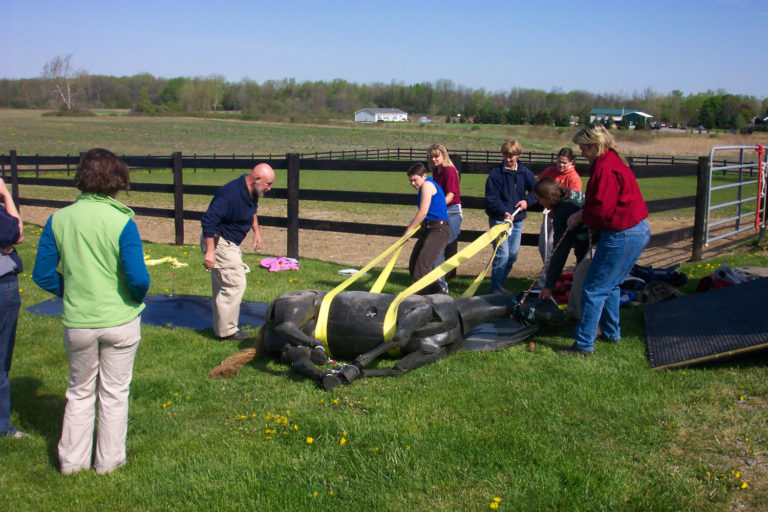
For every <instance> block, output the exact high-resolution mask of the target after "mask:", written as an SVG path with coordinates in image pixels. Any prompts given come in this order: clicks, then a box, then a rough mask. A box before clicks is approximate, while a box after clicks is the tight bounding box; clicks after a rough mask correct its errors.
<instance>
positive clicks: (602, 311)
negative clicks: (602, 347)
mask: <svg viewBox="0 0 768 512" xmlns="http://www.w3.org/2000/svg"><path fill="white" fill-rule="evenodd" d="M650 237H651V230H650V228H649V227H648V221H646V220H642V221H640V222H639V223H638V224H637V225H636V226H634V227H631V228H628V229H625V230H623V231H612V230H606V231H601V232H600V242H598V244H597V247H596V248H595V255H594V257H593V258H592V265H591V266H590V267H589V270H588V271H587V275H586V277H585V278H584V288H583V289H582V292H581V316H580V317H579V323H578V324H577V325H576V330H575V332H574V335H573V337H574V343H573V347H574V348H576V349H578V350H584V351H587V352H592V351H593V350H594V349H595V335H596V333H597V327H598V325H599V326H600V328H601V329H602V330H603V336H605V338H607V339H609V340H618V339H620V338H621V330H620V329H619V295H620V291H619V285H620V284H621V283H622V282H623V281H624V279H625V278H626V277H627V275H629V271H630V270H632V266H633V265H634V264H635V262H637V259H638V258H639V257H640V254H641V253H642V252H643V249H645V246H646V245H647V244H648V240H649V239H650Z"/></svg>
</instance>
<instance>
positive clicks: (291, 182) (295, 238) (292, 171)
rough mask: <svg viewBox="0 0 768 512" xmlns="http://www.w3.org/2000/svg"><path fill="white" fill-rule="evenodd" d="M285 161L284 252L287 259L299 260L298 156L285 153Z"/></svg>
mask: <svg viewBox="0 0 768 512" xmlns="http://www.w3.org/2000/svg"><path fill="white" fill-rule="evenodd" d="M285 159H286V160H287V161H288V176H287V178H288V190H287V204H286V220H287V221H288V225H287V233H286V235H287V241H286V249H285V250H286V253H287V254H288V257H289V258H295V259H299V174H300V173H299V154H298V153H287V154H286V155H285Z"/></svg>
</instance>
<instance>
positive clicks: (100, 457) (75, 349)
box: [59, 316, 141, 474]
mask: <svg viewBox="0 0 768 512" xmlns="http://www.w3.org/2000/svg"><path fill="white" fill-rule="evenodd" d="M140 324H141V316H137V317H136V318H134V319H133V320H131V321H130V322H128V323H126V324H123V325H118V326H115V327H104V328H95V329H73V328H68V327H65V328H64V348H65V349H66V352H67V359H68V360H69V389H67V406H66V408H65V409H64V424H63V426H62V429H61V440H60V441H59V462H60V463H61V472H62V473H65V474H67V473H74V472H76V471H80V470H83V469H88V468H90V467H91V450H92V447H93V422H94V416H95V411H96V399H97V397H98V410H99V427H98V431H97V433H96V458H95V460H94V467H95V468H96V472H97V473H107V472H109V471H112V470H113V469H116V468H118V467H120V466H122V465H123V464H125V461H126V457H125V437H126V433H127V431H128V388H129V386H130V384H131V377H132V375H133V359H134V356H135V355H136V349H137V348H138V346H139V340H140V339H141V325H140Z"/></svg>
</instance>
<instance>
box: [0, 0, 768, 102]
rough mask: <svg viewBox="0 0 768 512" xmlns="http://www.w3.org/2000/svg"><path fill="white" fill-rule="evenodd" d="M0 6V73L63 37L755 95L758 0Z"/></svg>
mask: <svg viewBox="0 0 768 512" xmlns="http://www.w3.org/2000/svg"><path fill="white" fill-rule="evenodd" d="M0 20H2V28H0V78H33V77H39V76H40V75H41V73H42V69H43V65H44V64H45V63H46V62H48V61H50V60H51V59H52V58H53V57H55V56H57V55H62V56H64V55H66V54H69V53H72V54H73V57H72V63H73V64H74V66H75V67H76V68H79V69H83V70H85V71H87V72H88V73H90V74H103V75H113V76H124V75H134V74H136V73H141V72H147V73H151V74H152V75H154V76H157V77H165V78H172V77H176V76H185V77H193V76H207V75H210V74H214V73H215V74H220V75H223V76H224V77H225V78H226V79H227V80H228V81H231V82H238V81H240V80H241V79H243V78H250V79H252V80H255V81H257V82H259V83H261V82H263V81H265V80H270V79H282V78H295V79H296V80H297V81H305V80H311V81H315V80H332V79H334V78H341V79H344V80H347V81H350V82H357V83H373V82H386V83H389V82H391V81H393V80H394V81H395V82H398V83H400V82H402V83H405V84H413V83H418V82H435V81H436V80H438V79H441V78H446V79H450V80H452V81H453V82H454V83H456V84H457V85H463V86H466V87H471V88H475V89H477V88H481V87H482V88H485V89H486V90H489V91H508V90H509V89H512V88H515V87H517V88H524V89H541V90H545V91H550V90H553V89H557V90H561V91H570V90H575V89H579V90H585V91H588V92H592V93H616V94H621V95H624V96H630V95H632V94H633V93H636V92H637V93H642V92H643V91H644V90H645V89H647V88H650V89H652V90H653V91H654V92H657V93H662V94H666V93H669V92H670V91H672V90H673V89H679V90H681V91H683V93H684V94H690V93H696V92H701V91H706V90H717V89H725V90H726V91H728V92H730V93H735V94H749V95H754V96H757V97H759V98H765V97H768V58H766V55H767V54H766V52H767V51H768V0H698V1H693V0H645V1H640V0H631V1H625V0H616V1H603V0H595V1H593V0H580V1H579V0H577V1H560V0H557V1H530V2H521V1H516V0H506V1H501V0H500V1H496V0H492V1H482V0H475V1H456V0H441V1H432V0H415V1H400V0H386V1H368V0H358V1H345V0H328V1H322V0H317V1H303V0H302V1H293V0H275V1H270V2H265V1H259V0H252V1H246V0H236V1H227V0H222V1H219V2H213V1H210V0H208V1H198V0H189V1H181V0H152V1H146V0H122V1H119V2H118V1H113V0H101V1H91V0H69V1H54V0H0Z"/></svg>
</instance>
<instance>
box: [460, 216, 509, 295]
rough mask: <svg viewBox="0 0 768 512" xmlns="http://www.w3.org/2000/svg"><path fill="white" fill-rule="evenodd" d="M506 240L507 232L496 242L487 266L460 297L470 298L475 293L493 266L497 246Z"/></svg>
mask: <svg viewBox="0 0 768 512" xmlns="http://www.w3.org/2000/svg"><path fill="white" fill-rule="evenodd" d="M507 238H509V231H504V232H503V233H502V234H501V235H500V236H499V239H498V240H497V241H496V246H495V247H494V248H493V254H491V259H489V260H488V264H487V265H486V266H485V268H484V269H483V271H482V272H480V273H479V274H478V275H477V277H476V278H475V280H474V281H472V284H471V285H469V288H467V289H466V290H464V293H462V294H461V296H462V297H472V296H473V295H474V294H475V292H477V289H478V288H479V287H480V283H482V282H483V279H485V276H486V274H488V271H489V270H490V269H491V265H493V260H494V259H495V258H496V252H498V250H499V246H501V244H503V243H504V242H506V241H507Z"/></svg>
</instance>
